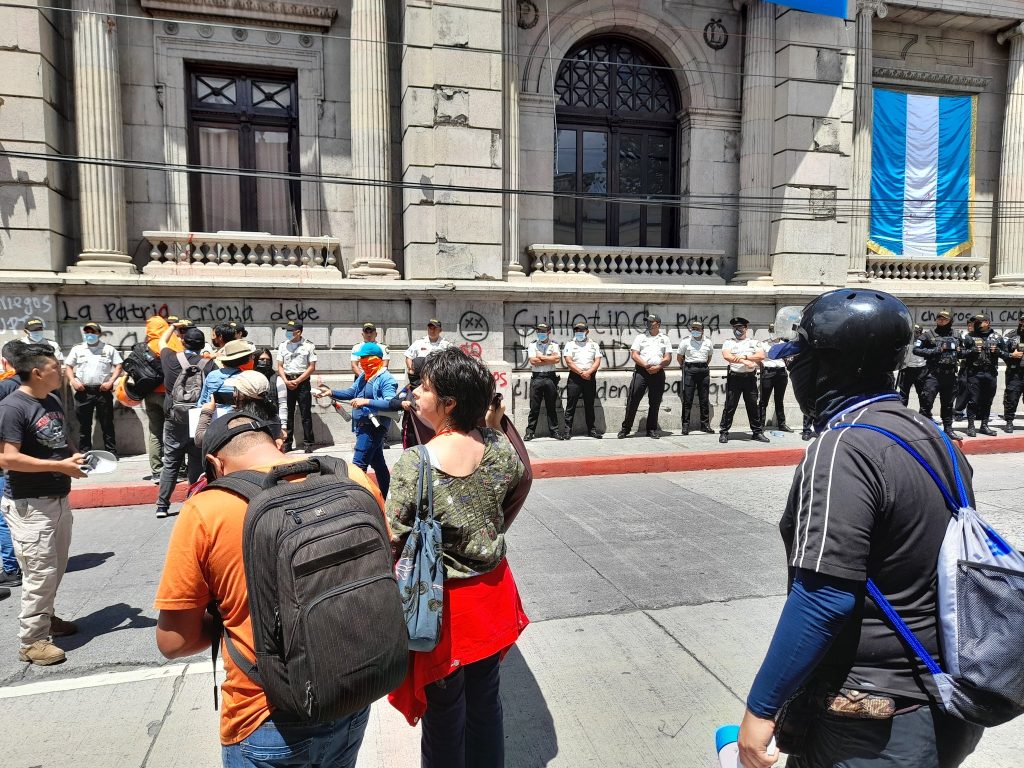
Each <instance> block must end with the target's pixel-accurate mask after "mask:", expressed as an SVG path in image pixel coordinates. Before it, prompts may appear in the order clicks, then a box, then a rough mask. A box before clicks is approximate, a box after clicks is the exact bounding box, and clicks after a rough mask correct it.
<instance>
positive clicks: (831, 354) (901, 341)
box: [770, 288, 914, 376]
mask: <svg viewBox="0 0 1024 768" xmlns="http://www.w3.org/2000/svg"><path fill="white" fill-rule="evenodd" d="M794 331H795V335H796V338H795V339H794V340H793V341H790V342H788V343H787V344H780V345H778V346H777V347H776V348H773V349H772V350H771V353H770V356H771V357H773V358H776V359H777V358H780V357H783V358H784V357H791V356H793V355H795V354H798V353H799V352H802V351H806V350H814V351H815V352H816V353H818V355H819V356H820V357H821V358H823V359H827V360H828V363H829V367H830V368H832V369H834V370H835V369H842V370H844V371H846V372H847V373H849V374H852V375H855V376H872V375H875V374H879V373H890V372H892V371H893V370H894V369H895V368H897V367H898V365H899V363H900V362H901V361H902V360H903V358H904V356H905V354H906V350H907V347H908V346H909V345H910V343H911V341H912V339H913V334H914V320H913V317H911V314H910V310H909V309H907V306H906V305H905V304H904V303H903V302H902V301H900V300H899V299H897V298H896V297H895V296H892V295H891V294H888V293H885V292H883V291H876V290H866V289H860V288H840V289H838V290H834V291H828V292H827V293H823V294H821V295H820V296H818V297H817V298H816V299H814V300H813V301H811V303H810V304H808V305H807V306H806V307H804V310H803V313H802V316H801V318H800V321H799V322H798V323H796V325H795V326H794Z"/></svg>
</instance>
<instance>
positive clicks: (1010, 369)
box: [1002, 315, 1024, 432]
mask: <svg viewBox="0 0 1024 768" xmlns="http://www.w3.org/2000/svg"><path fill="white" fill-rule="evenodd" d="M1022 317H1024V315H1022ZM1014 352H1024V322H1022V323H1021V324H1020V325H1018V326H1017V330H1015V331H1010V332H1009V333H1007V334H1006V336H1005V337H1004V339H1003V353H1002V358H1003V362H1004V363H1006V381H1005V386H1004V388H1003V418H1004V419H1005V420H1006V426H1004V427H1003V431H1004V432H1013V419H1014V417H1015V416H1016V415H1017V403H1019V402H1020V399H1021V397H1022V396H1024V358H1020V357H1014V356H1013V353H1014Z"/></svg>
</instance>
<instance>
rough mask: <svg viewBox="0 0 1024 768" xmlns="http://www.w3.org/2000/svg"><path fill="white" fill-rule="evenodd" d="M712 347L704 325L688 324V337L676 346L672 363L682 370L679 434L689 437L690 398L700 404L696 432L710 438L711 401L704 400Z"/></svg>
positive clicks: (706, 395) (706, 393) (707, 387)
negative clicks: (698, 424) (676, 362)
mask: <svg viewBox="0 0 1024 768" xmlns="http://www.w3.org/2000/svg"><path fill="white" fill-rule="evenodd" d="M714 351H715V345H714V343H713V342H712V341H711V339H710V338H709V337H708V335H707V334H706V333H704V324H703V323H701V322H698V321H696V320H694V321H693V322H692V323H690V335H689V336H688V337H685V338H684V339H683V340H682V341H680V342H679V348H678V349H677V350H676V360H677V361H679V364H680V365H681V366H683V434H684V435H688V434H690V409H691V408H693V396H694V395H695V394H696V395H697V402H698V403H699V404H700V431H701V432H707V433H708V434H714V432H715V430H713V429H712V428H711V401H710V398H709V396H708V392H709V389H710V386H709V385H710V382H711V368H710V365H711V355H713V354H714Z"/></svg>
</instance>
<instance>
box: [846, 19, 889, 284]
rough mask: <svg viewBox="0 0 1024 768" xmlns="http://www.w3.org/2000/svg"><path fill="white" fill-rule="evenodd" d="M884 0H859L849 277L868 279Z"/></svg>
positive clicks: (859, 279)
mask: <svg viewBox="0 0 1024 768" xmlns="http://www.w3.org/2000/svg"><path fill="white" fill-rule="evenodd" d="M888 12H889V11H888V10H887V9H886V7H885V3H883V2H882V0H857V61H856V65H855V68H856V79H855V81H854V88H853V169H852V174H853V175H852V178H851V180H850V265H849V267H848V269H847V273H848V274H847V276H848V279H849V280H850V281H853V282H862V281H864V280H866V279H867V278H866V277H865V272H866V270H867V243H868V235H869V233H870V230H871V127H872V123H873V122H874V115H875V108H874V94H873V80H874V75H873V74H872V73H873V71H874V64H873V57H874V54H873V51H874V46H873V44H872V42H871V34H872V26H873V24H872V22H873V20H874V17H875V16H876V15H877V16H878V17H879V18H880V19H884V18H885V17H886V15H887V14H888Z"/></svg>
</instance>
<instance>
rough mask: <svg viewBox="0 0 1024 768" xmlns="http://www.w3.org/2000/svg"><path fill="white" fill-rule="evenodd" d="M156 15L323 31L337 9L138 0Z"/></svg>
mask: <svg viewBox="0 0 1024 768" xmlns="http://www.w3.org/2000/svg"><path fill="white" fill-rule="evenodd" d="M142 7H143V8H144V9H145V10H147V11H149V12H150V13H152V14H153V15H156V16H173V17H184V18H200V17H215V18H220V19H228V20H231V21H235V22H239V21H244V22H255V23H258V24H259V23H262V24H268V23H270V24H285V25H288V26H289V27H298V28H312V29H316V30H319V31H326V30H327V29H329V28H330V26H331V24H333V23H334V18H335V16H337V15H338V9H337V8H335V7H331V6H328V5H319V4H317V3H313V2H304V1H303V0H142Z"/></svg>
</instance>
